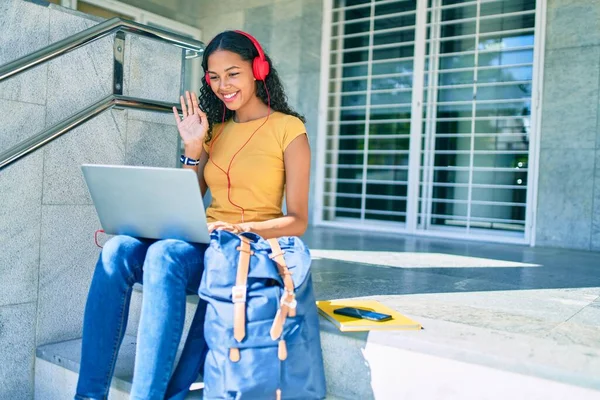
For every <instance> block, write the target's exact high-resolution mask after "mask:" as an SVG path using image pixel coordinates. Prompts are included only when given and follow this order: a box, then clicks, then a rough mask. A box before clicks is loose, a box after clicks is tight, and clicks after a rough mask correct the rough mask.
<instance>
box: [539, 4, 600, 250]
mask: <svg viewBox="0 0 600 400" xmlns="http://www.w3.org/2000/svg"><path fill="white" fill-rule="evenodd" d="M544 64H545V66H544V70H545V72H544V95H543V103H542V129H541V152H540V167H539V190H538V209H537V213H538V215H537V231H536V237H537V243H536V245H538V246H552V247H566V248H573V249H583V250H594V251H600V126H599V125H598V114H599V100H600V96H599V93H600V2H598V1H597V0H577V1H573V0H548V9H547V24H546V54H545V60H544Z"/></svg>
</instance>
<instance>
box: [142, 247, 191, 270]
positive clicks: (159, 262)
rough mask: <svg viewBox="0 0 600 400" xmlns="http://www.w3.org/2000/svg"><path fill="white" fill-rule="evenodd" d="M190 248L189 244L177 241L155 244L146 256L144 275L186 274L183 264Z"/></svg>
mask: <svg viewBox="0 0 600 400" xmlns="http://www.w3.org/2000/svg"><path fill="white" fill-rule="evenodd" d="M188 246H190V245H189V243H186V242H184V241H183V240H177V239H165V240H159V241H156V242H154V243H153V244H152V245H151V246H150V247H149V248H148V252H147V254H146V262H145V263H144V273H145V274H146V273H151V274H161V275H164V274H166V273H177V272H180V273H181V272H185V271H184V268H183V267H182V266H181V264H182V258H184V254H185V252H186V249H187V247H188Z"/></svg>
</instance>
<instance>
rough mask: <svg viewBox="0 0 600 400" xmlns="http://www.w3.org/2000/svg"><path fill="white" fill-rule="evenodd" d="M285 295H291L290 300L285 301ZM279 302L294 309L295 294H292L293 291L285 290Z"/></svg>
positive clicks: (296, 303)
mask: <svg viewBox="0 0 600 400" xmlns="http://www.w3.org/2000/svg"><path fill="white" fill-rule="evenodd" d="M287 296H291V297H292V301H287V300H286V297H287ZM281 304H282V305H285V306H288V307H289V308H291V309H295V308H296V306H297V305H298V302H297V301H296V296H294V292H289V291H287V290H286V291H285V293H283V296H281Z"/></svg>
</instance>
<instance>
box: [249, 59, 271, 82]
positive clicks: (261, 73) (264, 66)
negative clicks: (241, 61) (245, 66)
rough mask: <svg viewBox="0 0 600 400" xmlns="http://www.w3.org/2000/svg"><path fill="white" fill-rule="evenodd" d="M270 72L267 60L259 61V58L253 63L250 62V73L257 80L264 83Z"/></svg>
mask: <svg viewBox="0 0 600 400" xmlns="http://www.w3.org/2000/svg"><path fill="white" fill-rule="evenodd" d="M270 71H271V67H270V66H269V62H268V61H267V60H261V59H260V57H255V58H254V61H252V72H253V73H254V77H255V78H256V79H257V80H259V81H264V80H265V79H266V78H267V75H269V72H270Z"/></svg>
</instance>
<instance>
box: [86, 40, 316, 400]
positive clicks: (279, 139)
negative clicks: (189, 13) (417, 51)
mask: <svg viewBox="0 0 600 400" xmlns="http://www.w3.org/2000/svg"><path fill="white" fill-rule="evenodd" d="M202 66H203V68H204V70H205V71H206V76H205V82H204V84H203V86H202V88H201V89H200V97H199V99H197V98H196V95H195V93H189V92H186V96H185V98H184V97H183V96H182V97H181V99H180V100H181V108H182V111H183V118H181V117H180V116H179V114H178V113H177V110H176V109H175V108H174V109H173V113H174V114H175V119H176V121H177V129H178V131H179V134H180V136H181V138H182V141H183V143H184V146H185V154H183V155H182V157H181V161H182V163H184V167H185V168H190V169H193V170H194V171H196V172H197V174H198V181H199V184H200V188H201V190H202V194H204V193H205V192H206V190H207V189H210V191H211V194H212V202H211V204H210V206H209V207H208V209H207V219H208V222H209V230H214V229H224V230H229V231H232V232H236V233H239V232H250V231H251V232H255V233H257V234H259V235H261V236H262V237H264V238H267V239H268V238H273V237H280V236H299V235H302V234H303V233H304V231H305V230H306V227H307V223H308V190H309V175H310V148H309V144H308V139H307V136H306V129H305V127H304V124H303V122H304V119H303V118H302V117H301V116H300V115H298V114H297V113H295V112H294V111H293V110H292V109H291V108H290V107H289V106H288V104H287V100H286V96H285V93H284V90H283V86H282V84H281V81H280V80H279V77H278V75H277V72H276V71H275V69H274V68H273V65H272V63H271V60H270V59H269V57H268V56H267V55H266V54H264V52H263V51H262V49H261V47H260V45H259V44H258V42H256V40H255V39H254V38H253V37H251V36H250V35H249V34H247V33H244V32H240V31H226V32H223V33H221V34H219V35H217V36H216V37H215V38H214V39H213V40H212V41H211V42H210V43H209V45H208V46H207V48H206V49H205V51H204V58H203V62H202ZM284 194H285V199H286V207H287V213H286V215H284V214H283V212H282V203H283V197H284ZM198 207H202V204H199V205H198ZM205 249H206V245H203V244H196V243H186V242H184V241H181V240H159V241H154V240H146V239H138V238H133V237H129V236H116V237H114V238H112V239H111V240H109V241H108V242H107V243H106V245H105V246H104V248H103V250H102V253H101V255H100V257H99V260H98V263H97V265H96V269H95V272H94V276H93V279H92V284H91V287H90V292H89V295H88V299H87V303H86V309H85V316H84V326H83V343H82V359H81V368H80V374H79V382H78V385H77V394H76V395H75V399H79V400H82V399H106V398H107V395H108V390H109V387H110V382H111V379H112V375H113V373H114V368H115V362H116V359H117V354H118V351H119V348H120V345H121V342H122V340H123V336H124V333H125V328H126V325H127V317H128V310H129V302H130V298H131V291H132V286H133V285H134V283H136V282H139V283H143V285H144V296H143V301H142V314H141V319H140V326H139V330H138V338H137V352H136V359H135V370H134V377H133V386H132V389H131V399H140V400H141V399H144V400H151V399H163V398H168V399H183V398H184V397H185V395H186V394H187V391H188V388H189V386H190V384H191V383H192V382H193V381H194V379H195V378H196V377H197V376H198V373H199V372H200V369H201V367H202V365H203V361H204V355H205V351H206V344H205V342H204V336H203V320H204V311H205V308H206V304H205V303H204V302H202V301H200V302H199V305H198V310H197V311H196V315H195V317H194V320H193V322H192V327H191V328H190V333H189V335H188V338H187V340H186V344H185V347H184V350H183V353H182V356H181V358H180V361H179V364H178V366H177V369H176V370H175V372H174V373H173V375H171V372H172V369H173V365H174V361H175V357H176V354H177V348H178V345H179V342H180V339H181V335H182V330H183V324H184V317H185V298H186V294H187V293H197V291H198V287H199V282H200V278H201V276H202V271H203V256H204V250H205Z"/></svg>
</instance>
